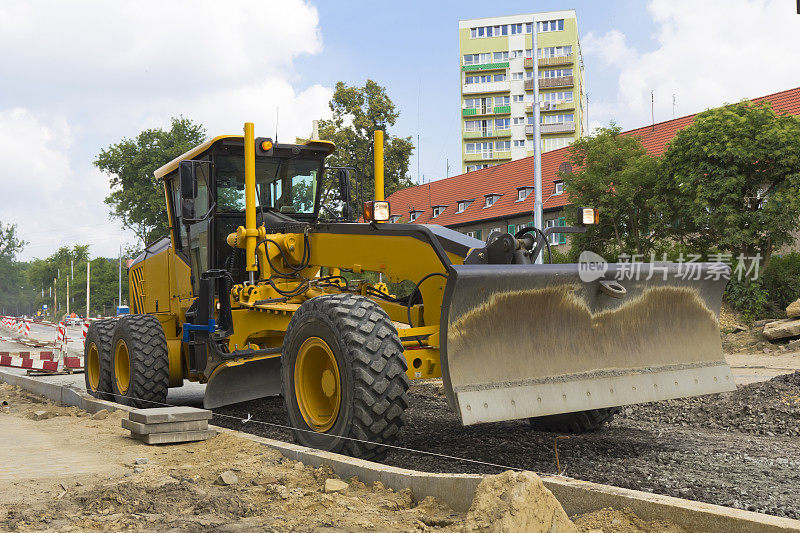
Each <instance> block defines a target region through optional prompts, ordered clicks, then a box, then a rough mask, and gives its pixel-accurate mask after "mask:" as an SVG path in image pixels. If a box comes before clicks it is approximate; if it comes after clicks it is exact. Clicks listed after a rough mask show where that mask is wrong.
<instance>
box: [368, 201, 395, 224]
mask: <svg viewBox="0 0 800 533" xmlns="http://www.w3.org/2000/svg"><path fill="white" fill-rule="evenodd" d="M390 213H391V210H390V209H389V202H375V201H372V202H364V221H365V222H386V221H387V220H389V215H390Z"/></svg>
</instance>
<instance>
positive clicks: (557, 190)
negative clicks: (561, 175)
mask: <svg viewBox="0 0 800 533" xmlns="http://www.w3.org/2000/svg"><path fill="white" fill-rule="evenodd" d="M563 193H564V182H563V181H556V182H555V183H554V184H553V195H557V194H563Z"/></svg>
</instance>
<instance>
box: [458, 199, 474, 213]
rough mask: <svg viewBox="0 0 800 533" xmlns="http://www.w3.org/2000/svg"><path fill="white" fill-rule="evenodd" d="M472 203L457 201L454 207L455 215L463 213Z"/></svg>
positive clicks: (470, 201) (469, 201)
mask: <svg viewBox="0 0 800 533" xmlns="http://www.w3.org/2000/svg"><path fill="white" fill-rule="evenodd" d="M472 202H473V200H459V201H458V205H457V206H456V213H463V212H464V211H465V210H466V209H467V208H468V207H469V206H470V204H471V203H472Z"/></svg>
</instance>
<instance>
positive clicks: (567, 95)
mask: <svg viewBox="0 0 800 533" xmlns="http://www.w3.org/2000/svg"><path fill="white" fill-rule="evenodd" d="M540 96H541V98H542V102H544V103H545V104H551V105H554V104H560V103H562V102H572V91H558V92H554V93H542V94H541V95H540Z"/></svg>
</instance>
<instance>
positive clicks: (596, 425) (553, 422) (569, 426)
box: [528, 407, 619, 433]
mask: <svg viewBox="0 0 800 533" xmlns="http://www.w3.org/2000/svg"><path fill="white" fill-rule="evenodd" d="M617 413H619V407H607V408H603V409H589V410H588V411H577V412H575V413H562V414H558V415H548V416H539V417H535V418H530V419H528V420H529V422H530V424H531V426H533V428H534V429H538V430H540V431H552V432H554V433H589V432H591V431H597V430H599V429H601V428H602V427H603V426H604V425H606V424H609V423H611V421H612V420H613V419H614V415H616V414H617Z"/></svg>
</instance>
